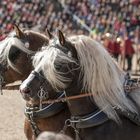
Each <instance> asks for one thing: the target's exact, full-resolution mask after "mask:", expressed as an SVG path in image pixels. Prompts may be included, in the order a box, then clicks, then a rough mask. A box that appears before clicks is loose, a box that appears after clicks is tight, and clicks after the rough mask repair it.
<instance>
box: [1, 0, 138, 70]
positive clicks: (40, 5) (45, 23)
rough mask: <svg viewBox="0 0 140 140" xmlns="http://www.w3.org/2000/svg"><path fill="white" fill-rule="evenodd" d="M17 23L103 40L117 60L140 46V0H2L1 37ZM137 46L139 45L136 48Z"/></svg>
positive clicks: (23, 25)
mask: <svg viewBox="0 0 140 140" xmlns="http://www.w3.org/2000/svg"><path fill="white" fill-rule="evenodd" d="M76 17H78V18H79V19H80V20H77V18H76ZM15 23H16V24H18V25H20V27H25V28H32V27H34V26H36V25H39V28H40V30H42V31H45V30H46V28H48V29H49V30H50V31H55V30H56V29H57V28H59V29H62V30H63V31H64V32H65V33H66V34H86V35H90V36H91V37H93V38H95V39H97V40H101V41H102V42H103V43H104V44H105V46H106V48H107V49H108V50H109V52H110V53H111V54H112V55H113V56H114V57H115V58H116V59H117V58H118V55H120V54H121V55H122V56H128V57H129V55H130V52H129V51H128V50H131V56H133V54H134V53H135V52H137V51H138V50H139V46H140V33H139V32H140V28H139V27H140V0H2V1H0V40H2V39H3V38H5V36H6V35H7V34H8V33H9V32H10V31H11V30H12V27H13V24H15ZM84 25H86V26H87V27H88V28H89V29H90V31H89V30H87V29H86V28H85V26H84ZM107 33H109V34H110V35H109V34H108V35H109V37H108V35H107ZM106 35H107V36H106ZM110 37H111V40H110V41H107V40H109V39H110ZM127 39H128V40H130V42H131V43H130V42H129V43H128V44H129V45H125V44H127V42H125V40H127ZM117 40H118V41H117ZM107 42H109V43H107ZM114 42H115V43H116V44H117V45H116V44H115V43H114ZM113 44H115V45H113ZM118 44H119V45H118ZM130 44H131V45H130ZM133 45H135V46H136V47H135V48H133ZM116 46H117V48H116ZM118 46H120V48H119V49H118ZM122 46H129V47H126V48H125V47H122ZM130 46H131V47H130ZM122 48H124V49H122ZM130 48H131V49H130ZM127 51H128V52H129V53H128V52H127ZM114 52H115V53H114ZM127 53H128V54H127ZM131 59H132V57H131V58H128V59H127V60H128V65H130V66H128V68H127V69H128V70H129V69H130V67H131V63H130V60H131Z"/></svg>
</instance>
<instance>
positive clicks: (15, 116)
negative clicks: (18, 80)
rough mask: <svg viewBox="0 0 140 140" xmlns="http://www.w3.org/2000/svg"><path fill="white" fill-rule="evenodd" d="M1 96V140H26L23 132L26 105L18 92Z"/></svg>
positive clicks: (9, 92)
mask: <svg viewBox="0 0 140 140" xmlns="http://www.w3.org/2000/svg"><path fill="white" fill-rule="evenodd" d="M3 92H4V94H3V95H0V140H26V138H25V136H24V131H23V125H24V105H25V102H24V100H23V99H22V97H21V95H20V93H19V91H18V90H4V91H3Z"/></svg>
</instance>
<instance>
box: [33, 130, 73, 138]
mask: <svg viewBox="0 0 140 140" xmlns="http://www.w3.org/2000/svg"><path fill="white" fill-rule="evenodd" d="M36 140H72V138H70V137H69V136H67V135H64V134H61V133H58V134H56V133H53V132H48V131H45V132H42V133H41V134H40V135H39V136H38V137H37V139H36Z"/></svg>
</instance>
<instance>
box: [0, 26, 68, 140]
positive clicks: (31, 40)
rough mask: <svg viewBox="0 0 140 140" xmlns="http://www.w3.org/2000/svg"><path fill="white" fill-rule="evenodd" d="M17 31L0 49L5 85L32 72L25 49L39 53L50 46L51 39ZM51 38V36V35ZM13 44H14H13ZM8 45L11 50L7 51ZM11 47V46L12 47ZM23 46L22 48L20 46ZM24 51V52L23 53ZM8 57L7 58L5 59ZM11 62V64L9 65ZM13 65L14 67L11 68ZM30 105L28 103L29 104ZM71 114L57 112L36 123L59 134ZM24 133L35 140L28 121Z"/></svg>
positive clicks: (29, 139) (40, 127) (17, 28)
mask: <svg viewBox="0 0 140 140" xmlns="http://www.w3.org/2000/svg"><path fill="white" fill-rule="evenodd" d="M14 28H15V31H14V32H12V33H11V34H10V35H9V36H8V37H7V38H6V39H5V40H3V41H2V43H1V44H0V48H1V49H2V50H0V51H1V54H0V58H1V66H2V69H1V70H0V71H1V75H2V76H3V77H4V80H5V84H8V83H11V82H14V81H17V80H22V81H23V80H24V79H25V78H26V77H27V76H28V75H29V73H30V72H31V70H32V63H31V57H32V55H30V54H29V55H28V54H27V53H25V52H26V50H25V52H24V49H21V48H23V47H25V48H27V49H29V50H32V51H37V50H39V49H40V48H41V47H42V46H43V45H44V44H48V41H49V39H48V38H47V37H46V36H45V35H43V34H40V33H37V32H33V31H31V30H25V31H23V30H21V29H20V28H19V27H18V26H16V25H15V26H14ZM48 35H49V37H51V34H49V32H48ZM11 42H12V43H11ZM7 45H9V46H8V47H9V48H10V49H7V50H6V48H7ZM10 45H11V46H10ZM20 45H21V46H20ZM21 50H23V51H21ZM5 56H6V57H5ZM9 62H10V63H9ZM11 65H12V66H11ZM27 104H28V102H27ZM69 116H70V113H69V111H68V110H64V109H63V110H61V112H57V114H55V115H53V116H51V117H49V118H42V119H36V123H37V125H38V127H39V129H40V130H41V131H43V130H44V131H45V130H48V131H55V132H59V131H60V130H62V129H63V126H64V123H65V119H63V117H64V118H66V119H67V118H69ZM24 131H25V134H26V137H27V139H28V140H32V139H33V132H32V128H31V126H30V122H29V121H28V119H27V118H26V119H25V126H24Z"/></svg>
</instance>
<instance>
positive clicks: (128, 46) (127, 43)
mask: <svg viewBox="0 0 140 140" xmlns="http://www.w3.org/2000/svg"><path fill="white" fill-rule="evenodd" d="M122 51H123V54H124V56H125V58H126V60H127V65H128V66H127V70H128V71H130V70H131V67H132V57H133V55H134V53H135V51H134V48H133V42H132V40H131V38H130V37H129V36H128V35H127V36H126V37H125V39H124V43H123V48H122Z"/></svg>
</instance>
